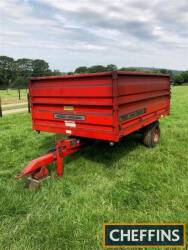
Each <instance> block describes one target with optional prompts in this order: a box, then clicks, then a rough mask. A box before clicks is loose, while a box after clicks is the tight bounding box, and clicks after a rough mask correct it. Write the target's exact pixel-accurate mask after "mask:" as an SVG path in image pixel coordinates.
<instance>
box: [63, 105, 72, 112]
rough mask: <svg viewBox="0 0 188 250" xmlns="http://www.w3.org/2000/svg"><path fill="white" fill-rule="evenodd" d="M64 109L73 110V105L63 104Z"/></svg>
mask: <svg viewBox="0 0 188 250" xmlns="http://www.w3.org/2000/svg"><path fill="white" fill-rule="evenodd" d="M64 110H66V111H67V110H68V111H69V110H74V107H73V106H64Z"/></svg>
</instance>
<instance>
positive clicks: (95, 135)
mask: <svg viewBox="0 0 188 250" xmlns="http://www.w3.org/2000/svg"><path fill="white" fill-rule="evenodd" d="M29 95H30V103H31V111H32V123H33V129H34V130H36V131H46V132H52V133H58V134H64V135H67V136H69V139H65V140H61V141H60V142H59V143H58V144H57V145H59V146H57V149H56V151H54V152H52V153H51V156H48V157H49V160H48V161H47V162H44V164H43V159H42V163H40V164H39V162H40V161H41V157H40V159H39V160H38V159H36V160H34V161H35V164H36V162H37V164H38V165H37V164H36V165H37V166H38V167H36V165H35V167H36V168H35V167H33V165H32V164H31V165H28V167H26V168H25V170H24V171H23V172H22V174H21V175H20V176H25V175H28V174H33V173H35V174H36V171H37V174H38V175H39V176H40V173H41V171H42V170H43V172H44V166H43V165H46V164H48V163H50V162H51V161H52V160H56V161H57V162H58V160H57V158H58V157H57V155H58V152H59V154H60V156H59V166H60V165H61V166H60V167H59V169H61V170H59V172H58V175H61V174H62V163H61V162H62V158H63V157H64V156H65V155H67V154H70V153H72V150H73V151H74V152H75V150H76V149H77V150H79V149H80V147H83V144H85V143H86V142H85V141H83V140H82V138H89V139H96V140H106V141H109V142H110V143H111V144H112V143H113V142H118V141H119V140H120V138H121V137H123V136H126V135H128V134H130V133H132V132H135V131H140V132H142V134H143V140H144V144H145V145H147V146H149V147H153V146H155V144H156V143H157V142H158V140H159V137H160V129H159V123H158V120H159V119H160V118H161V117H164V116H165V115H169V112H170V78H169V75H159V74H149V73H143V72H128V71H114V72H104V73H96V74H81V75H65V76H51V77H36V78H32V79H31V81H30V85H29ZM78 138H79V139H78ZM59 147H60V149H59ZM77 150H76V151H77ZM65 152H66V154H65ZM43 157H45V156H43ZM48 157H47V158H48ZM37 160H38V161H37ZM32 162H33V161H32ZM57 166H58V163H57ZM28 169H30V171H28ZM57 169H58V167H57ZM45 170H46V168H45ZM38 172H39V173H38ZM42 176H43V174H42Z"/></svg>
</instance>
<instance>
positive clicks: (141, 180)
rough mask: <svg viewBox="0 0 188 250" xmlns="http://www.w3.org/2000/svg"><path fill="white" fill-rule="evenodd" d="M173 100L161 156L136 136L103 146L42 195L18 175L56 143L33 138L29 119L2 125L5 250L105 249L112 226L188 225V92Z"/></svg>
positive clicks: (0, 191) (79, 158)
mask: <svg viewBox="0 0 188 250" xmlns="http://www.w3.org/2000/svg"><path fill="white" fill-rule="evenodd" d="M172 92H173V95H172V108H171V116H169V117H166V118H165V119H162V120H161V131H162V137H161V141H160V143H159V145H158V146H157V147H156V148H154V149H148V148H146V147H144V146H143V145H142V144H140V141H139V140H140V139H139V137H137V136H134V135H131V136H128V137H127V138H125V140H123V141H122V142H120V143H118V144H117V145H116V146H115V147H113V148H111V147H109V146H108V145H107V144H105V143H97V145H96V146H91V147H89V148H87V149H85V150H83V151H82V152H79V153H77V154H75V157H74V159H72V158H67V159H66V160H65V173H64V178H63V179H62V180H61V179H57V178H56V177H55V176H54V177H53V178H50V179H49V180H47V181H46V182H44V183H43V185H42V187H41V188H40V189H38V190H36V191H31V190H28V189H24V188H23V181H22V180H20V181H18V180H15V179H14V175H15V174H17V173H18V172H19V171H20V170H21V169H22V168H23V167H24V166H25V165H26V164H27V163H28V161H29V160H31V159H33V158H35V157H37V156H40V155H41V154H43V153H45V152H46V151H47V150H48V149H49V148H50V147H51V146H52V144H54V141H55V136H54V135H51V134H47V133H41V134H40V135H37V134H36V133H35V132H33V131H32V130H31V119H30V116H29V115H28V114H15V115H9V116H6V117H4V118H1V119H0V152H1V157H0V195H1V196H0V249H3V250H6V249H11V250H14V249H19V250H22V249H24V250H25V249H26V250H27V249H28V250H36V249H42V250H43V249H49V250H56V249H67V250H72V249H73V250H78V249H79V250H82V249H84V250H85V249H86V250H94V249H103V248H102V224H103V223H105V222H106V223H107V222H181V223H188V87H186V86H185V87H174V88H173V90H172Z"/></svg>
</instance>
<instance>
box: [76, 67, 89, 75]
mask: <svg viewBox="0 0 188 250" xmlns="http://www.w3.org/2000/svg"><path fill="white" fill-rule="evenodd" d="M87 72H88V68H87V67H86V66H80V67H78V68H76V69H75V71H74V73H76V74H84V73H87Z"/></svg>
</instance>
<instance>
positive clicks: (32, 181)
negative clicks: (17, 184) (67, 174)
mask: <svg viewBox="0 0 188 250" xmlns="http://www.w3.org/2000/svg"><path fill="white" fill-rule="evenodd" d="M88 144H89V141H86V140H83V139H82V140H81V139H80V138H71V137H70V138H67V139H61V140H59V141H58V142H57V143H56V147H55V149H54V150H53V151H52V152H49V153H47V154H45V155H43V156H40V157H38V158H36V159H34V160H32V161H30V162H29V164H28V165H27V166H26V167H25V168H24V169H23V170H22V172H21V173H19V174H17V175H16V178H17V179H20V178H23V177H29V178H28V180H29V182H27V187H29V188H32V187H36V186H38V185H39V184H40V182H41V181H43V180H44V179H46V177H48V175H49V170H48V168H47V166H48V165H49V164H52V163H53V162H56V173H57V176H58V177H62V176H63V172H64V171H63V170H64V165H63V159H64V157H66V156H68V155H71V154H73V153H75V152H77V151H80V150H81V149H83V148H84V147H86V146H87V145H88Z"/></svg>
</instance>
